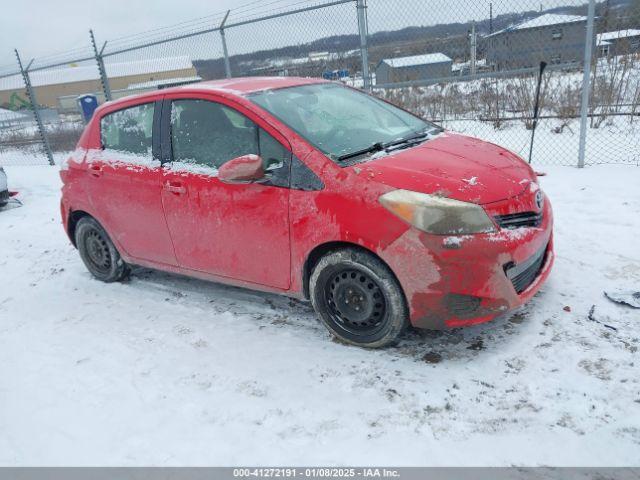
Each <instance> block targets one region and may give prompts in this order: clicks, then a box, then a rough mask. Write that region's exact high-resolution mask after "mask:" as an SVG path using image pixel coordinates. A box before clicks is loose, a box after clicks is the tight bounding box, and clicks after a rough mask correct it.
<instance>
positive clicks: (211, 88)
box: [99, 77, 331, 110]
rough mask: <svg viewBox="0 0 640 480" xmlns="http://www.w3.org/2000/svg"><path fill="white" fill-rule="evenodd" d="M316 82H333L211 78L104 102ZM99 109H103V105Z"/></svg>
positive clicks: (250, 90) (228, 92) (244, 91)
mask: <svg viewBox="0 0 640 480" xmlns="http://www.w3.org/2000/svg"><path fill="white" fill-rule="evenodd" d="M316 83H331V82H329V81H327V80H323V79H320V78H308V77H239V78H228V79H224V80H209V81H206V82H198V83H190V84H187V85H181V86H178V87H171V88H165V89H162V90H153V91H151V92H145V93H140V94H138V95H129V96H126V97H122V98H119V99H117V100H112V101H110V102H107V103H105V104H103V105H104V106H106V105H108V106H109V110H111V107H113V106H117V105H118V104H120V103H129V102H131V101H132V100H149V99H154V100H155V99H156V98H158V97H159V96H160V95H165V94H168V93H178V92H179V93H207V92H218V93H222V94H226V95H236V96H243V95H246V94H249V93H254V92H259V91H262V90H273V89H278V88H287V87H296V86H299V85H312V84H316ZM103 105H101V106H100V108H99V110H102V106H103Z"/></svg>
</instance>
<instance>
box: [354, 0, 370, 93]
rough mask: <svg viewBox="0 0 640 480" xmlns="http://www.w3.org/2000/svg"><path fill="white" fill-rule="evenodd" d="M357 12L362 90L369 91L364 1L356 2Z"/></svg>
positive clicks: (367, 28) (365, 8)
mask: <svg viewBox="0 0 640 480" xmlns="http://www.w3.org/2000/svg"><path fill="white" fill-rule="evenodd" d="M356 7H357V11H358V33H359V34H360V57H361V58H362V79H363V80H364V89H365V90H370V89H371V77H370V76H369V47H368V46H367V35H368V31H369V27H368V25H367V4H366V0H356Z"/></svg>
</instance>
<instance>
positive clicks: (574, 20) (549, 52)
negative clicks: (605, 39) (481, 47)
mask: <svg viewBox="0 0 640 480" xmlns="http://www.w3.org/2000/svg"><path fill="white" fill-rule="evenodd" d="M586 25H587V17H582V16H576V15H559V14H551V13H547V14H545V15H541V16H539V17H536V18H534V19H531V20H527V21H526V22H523V23H520V24H517V25H512V26H510V27H507V28H505V29H503V30H500V31H497V32H495V33H492V34H491V35H488V36H486V37H485V38H484V40H485V41H486V49H487V64H488V65H490V66H491V67H492V68H493V69H494V70H509V69H515V68H526V67H535V66H537V65H539V64H540V62H541V61H545V62H547V63H548V64H558V63H574V62H581V61H582V60H583V59H584V47H585V34H586Z"/></svg>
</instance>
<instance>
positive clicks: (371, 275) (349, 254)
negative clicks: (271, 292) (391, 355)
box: [309, 249, 409, 348]
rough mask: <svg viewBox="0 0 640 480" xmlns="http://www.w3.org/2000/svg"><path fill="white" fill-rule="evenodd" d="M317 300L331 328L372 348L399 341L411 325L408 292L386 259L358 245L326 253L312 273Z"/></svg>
mask: <svg viewBox="0 0 640 480" xmlns="http://www.w3.org/2000/svg"><path fill="white" fill-rule="evenodd" d="M309 292H310V297H311V303H312V305H313V308H314V309H315V310H316V312H317V313H318V315H319V316H320V318H321V319H322V322H323V323H324V324H325V326H326V327H327V328H328V329H329V331H330V332H331V333H332V334H333V335H335V336H336V337H337V338H339V339H340V340H342V341H343V342H346V343H350V344H352V345H357V346H360V347H366V348H380V347H386V346H389V345H393V344H394V343H395V342H397V340H398V339H399V338H400V336H401V335H402V333H403V332H404V330H405V329H406V328H407V326H408V325H409V311H408V308H407V303H406V301H405V298H404V293H403V291H402V288H401V287H400V284H399V283H398V281H397V280H396V278H395V276H394V275H393V273H392V272H391V270H390V269H389V267H387V266H386V265H385V264H384V263H383V262H382V261H381V260H379V259H378V258H376V257H375V256H373V255H371V254H369V253H367V252H364V251H361V250H356V249H341V250H336V251H333V252H330V253H328V254H327V255H325V256H324V257H322V258H321V259H320V261H319V262H318V263H317V265H316V266H315V268H314V270H313V273H312V274H311V278H310V279H309Z"/></svg>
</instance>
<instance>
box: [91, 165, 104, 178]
mask: <svg viewBox="0 0 640 480" xmlns="http://www.w3.org/2000/svg"><path fill="white" fill-rule="evenodd" d="M89 173H90V174H91V175H93V176H94V177H99V176H100V175H102V167H101V166H100V165H89Z"/></svg>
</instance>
